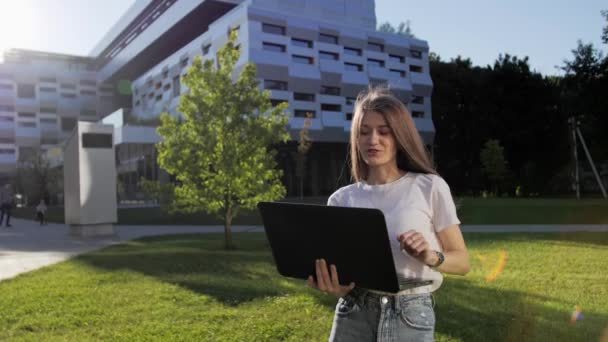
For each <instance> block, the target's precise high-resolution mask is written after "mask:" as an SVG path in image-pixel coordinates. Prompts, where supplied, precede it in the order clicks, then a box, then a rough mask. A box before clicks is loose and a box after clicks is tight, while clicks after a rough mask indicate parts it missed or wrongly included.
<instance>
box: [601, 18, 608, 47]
mask: <svg viewBox="0 0 608 342" xmlns="http://www.w3.org/2000/svg"><path fill="white" fill-rule="evenodd" d="M601 13H602V17H604V19H606V26H604V28H603V30H602V42H604V44H608V10H604V11H602V12H601Z"/></svg>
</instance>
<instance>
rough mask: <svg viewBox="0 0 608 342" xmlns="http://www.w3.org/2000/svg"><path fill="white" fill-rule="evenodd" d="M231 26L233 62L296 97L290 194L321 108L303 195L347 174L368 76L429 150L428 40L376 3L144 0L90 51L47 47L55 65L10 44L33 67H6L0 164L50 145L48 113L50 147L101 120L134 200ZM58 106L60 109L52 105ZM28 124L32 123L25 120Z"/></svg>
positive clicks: (275, 90) (286, 156)
mask: <svg viewBox="0 0 608 342" xmlns="http://www.w3.org/2000/svg"><path fill="white" fill-rule="evenodd" d="M233 30H238V36H239V46H240V51H241V58H240V60H239V61H238V63H237V70H239V68H242V66H243V65H244V64H245V63H247V62H253V63H255V64H256V66H257V77H258V78H259V80H260V86H261V87H262V88H264V89H269V90H271V92H272V99H273V101H276V102H282V101H288V102H289V108H288V110H289V112H290V113H291V115H292V117H291V119H290V121H289V129H290V132H291V134H292V137H293V138H294V142H293V143H291V144H287V145H286V146H282V147H280V153H279V164H280V166H281V167H282V168H283V169H284V170H285V178H284V182H285V185H286V186H287V188H288V193H289V194H294V195H295V194H296V192H297V189H298V186H297V179H296V176H295V175H296V173H295V158H294V153H295V150H296V144H297V142H296V141H295V140H297V136H298V132H299V130H300V129H301V128H302V127H303V124H304V120H305V117H306V113H312V114H313V118H312V125H311V127H310V128H309V129H310V135H311V137H312V140H313V148H312V149H311V151H310V154H309V156H308V160H309V162H308V163H307V168H308V172H306V175H307V177H308V179H307V181H306V182H305V185H306V189H305V193H306V194H307V195H324V194H327V193H330V192H332V191H333V190H334V189H335V187H336V186H337V185H338V184H344V183H347V182H348V176H347V174H348V170H347V169H348V167H344V161H345V158H346V155H347V141H348V136H349V132H350V124H351V121H350V120H351V119H352V112H353V103H354V100H355V98H356V96H357V94H358V93H359V92H360V91H361V90H363V89H365V88H366V87H367V86H368V85H369V84H378V83H386V84H388V86H389V87H390V88H391V89H392V90H393V92H395V93H396V94H397V95H398V96H399V97H400V98H401V99H402V100H403V102H404V103H406V104H407V106H408V107H409V109H410V111H411V112H412V115H413V116H414V120H415V122H416V125H417V127H418V130H419V131H420V133H421V134H422V136H423V138H424V140H425V142H426V144H427V145H429V146H432V142H433V138H434V126H433V123H432V120H431V92H432V86H433V83H432V81H431V78H430V72H429V59H428V44H427V42H426V41H423V40H420V39H416V38H412V37H407V36H403V35H397V34H389V33H382V32H378V31H376V17H375V3H374V1H373V0H306V1H302V0H138V1H136V3H135V4H134V5H133V6H132V7H131V8H130V9H129V10H128V11H127V12H126V13H125V14H124V15H123V16H122V17H121V18H120V19H119V20H118V22H117V23H116V24H115V25H114V26H113V27H112V28H111V29H110V31H109V32H108V33H107V34H106V35H105V36H104V38H103V39H102V40H101V41H100V42H99V43H98V44H97V45H96V46H95V48H94V49H93V51H91V53H90V56H89V57H71V56H61V55H55V54H46V55H47V57H48V60H49V61H55V62H53V63H54V64H53V66H54V69H53V68H51V69H50V70H54V71H48V70H47V69H45V68H43V67H42V66H45V65H46V64H48V63H51V62H47V61H45V60H44V58H41V57H43V56H44V55H45V54H44V53H35V52H29V51H14V52H13V54H15V56H23V57H22V58H23V59H27V60H28V61H29V64H27V65H25V66H24V65H23V63H20V62H14V61H12V60H11V58H8V59H6V60H5V63H4V64H2V65H0V138H1V139H3V141H2V142H3V143H4V144H3V145H0V146H2V147H0V163H3V164H2V165H3V166H2V167H3V168H4V170H8V169H10V167H11V165H14V164H15V163H16V162H17V160H18V159H19V155H20V154H21V150H22V148H26V147H29V146H34V145H37V144H38V145H41V146H45V143H46V142H48V141H50V140H48V139H49V138H48V137H49V136H51V135H50V134H51V133H49V132H50V129H47V128H46V125H47V124H50V121H51V118H55V120H56V126H57V127H55V131H53V132H54V134H55V135H53V137H56V140H53V142H54V143H56V142H57V140H61V139H62V138H64V137H65V136H66V134H65V133H64V132H66V131H68V130H70V129H71V127H72V126H73V124H74V121H70V119H73V120H75V119H76V118H80V119H84V118H85V117H86V118H91V119H98V118H99V119H100V118H103V122H105V123H112V124H114V125H115V127H116V128H115V129H116V131H115V142H114V143H115V144H116V154H117V167H118V173H119V182H120V183H121V184H122V186H123V191H124V193H126V194H127V195H128V196H130V195H137V193H138V190H137V186H136V184H137V181H138V180H139V179H140V177H145V178H149V179H159V178H160V179H162V178H163V172H161V171H160V170H159V169H158V166H157V165H156V151H155V149H154V145H153V144H154V143H156V142H158V141H159V137H158V135H157V134H156V132H155V126H156V125H157V124H158V116H159V114H160V113H161V112H163V111H168V112H170V113H173V114H175V115H178V113H176V107H177V105H178V102H179V97H180V95H181V94H183V93H184V92H185V91H187V89H185V87H184V86H183V85H182V84H181V83H180V77H181V76H183V75H184V73H186V72H187V69H188V67H189V65H190V64H191V63H192V61H193V59H194V58H195V57H197V56H201V58H203V59H215V58H216V52H217V51H218V50H219V49H220V48H221V47H222V45H223V44H224V43H226V41H227V40H228V36H229V34H230V32H232V31H233ZM9 57H10V56H9ZM38 57H40V58H38ZM15 59H16V58H15ZM59 60H61V61H62V63H63V64H61V63H59V62H58V61H59ZM75 65H78V68H75V69H74V66H75ZM51 80H52V81H53V82H49V81H51ZM49 83H50V84H49ZM43 88H44V89H45V90H44V91H43ZM47 88H53V89H55V92H53V93H50V92H46V89H47ZM106 90H107V91H108V92H111V93H112V97H109V95H107V94H106V93H105V91H106ZM83 92H84V93H83ZM90 92H94V95H93V94H92V93H90ZM47 94H52V95H47ZM64 95H73V96H75V97H73V98H66V97H64ZM43 96H44V98H43ZM68 104H70V105H69V106H68ZM51 107H52V108H54V113H48V110H49V109H50V108H51ZM93 111H95V113H94V115H93ZM23 114H26V115H23ZM85 114H86V115H85ZM4 118H6V120H5V119H4ZM43 118H44V119H45V120H44V125H45V128H44V129H43V123H42V121H41V120H42V119H43ZM64 121H65V124H64ZM25 122H27V124H28V125H32V123H30V122H34V123H33V124H35V127H30V126H24V127H22V126H21V123H25ZM26 128H27V129H29V130H28V131H27V132H26V131H25V130H26ZM26 133H27V134H26ZM10 150H13V153H12V154H11V153H10ZM3 151H4V152H3ZM23 151H24V153H25V151H27V149H25V150H23ZM5 152H6V153H5ZM340 175H342V177H341V179H339V178H340ZM165 177H168V176H167V175H165Z"/></svg>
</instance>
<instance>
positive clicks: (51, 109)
mask: <svg viewBox="0 0 608 342" xmlns="http://www.w3.org/2000/svg"><path fill="white" fill-rule="evenodd" d="M40 113H53V114H56V113H57V108H54V107H40Z"/></svg>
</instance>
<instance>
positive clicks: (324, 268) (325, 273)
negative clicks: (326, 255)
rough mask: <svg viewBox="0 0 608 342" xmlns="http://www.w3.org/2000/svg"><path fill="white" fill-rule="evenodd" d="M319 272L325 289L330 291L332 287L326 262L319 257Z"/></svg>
mask: <svg viewBox="0 0 608 342" xmlns="http://www.w3.org/2000/svg"><path fill="white" fill-rule="evenodd" d="M321 272H322V276H323V282H324V283H325V287H326V289H327V290H328V291H332V290H333V287H332V283H331V277H330V276H329V271H328V270H327V263H326V262H325V259H321Z"/></svg>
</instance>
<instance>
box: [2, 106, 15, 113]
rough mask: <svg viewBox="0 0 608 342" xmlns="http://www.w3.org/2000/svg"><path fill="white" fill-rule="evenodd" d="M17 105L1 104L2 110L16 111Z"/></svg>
mask: <svg viewBox="0 0 608 342" xmlns="http://www.w3.org/2000/svg"><path fill="white" fill-rule="evenodd" d="M14 111H15V106H12V105H0V112H14Z"/></svg>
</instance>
